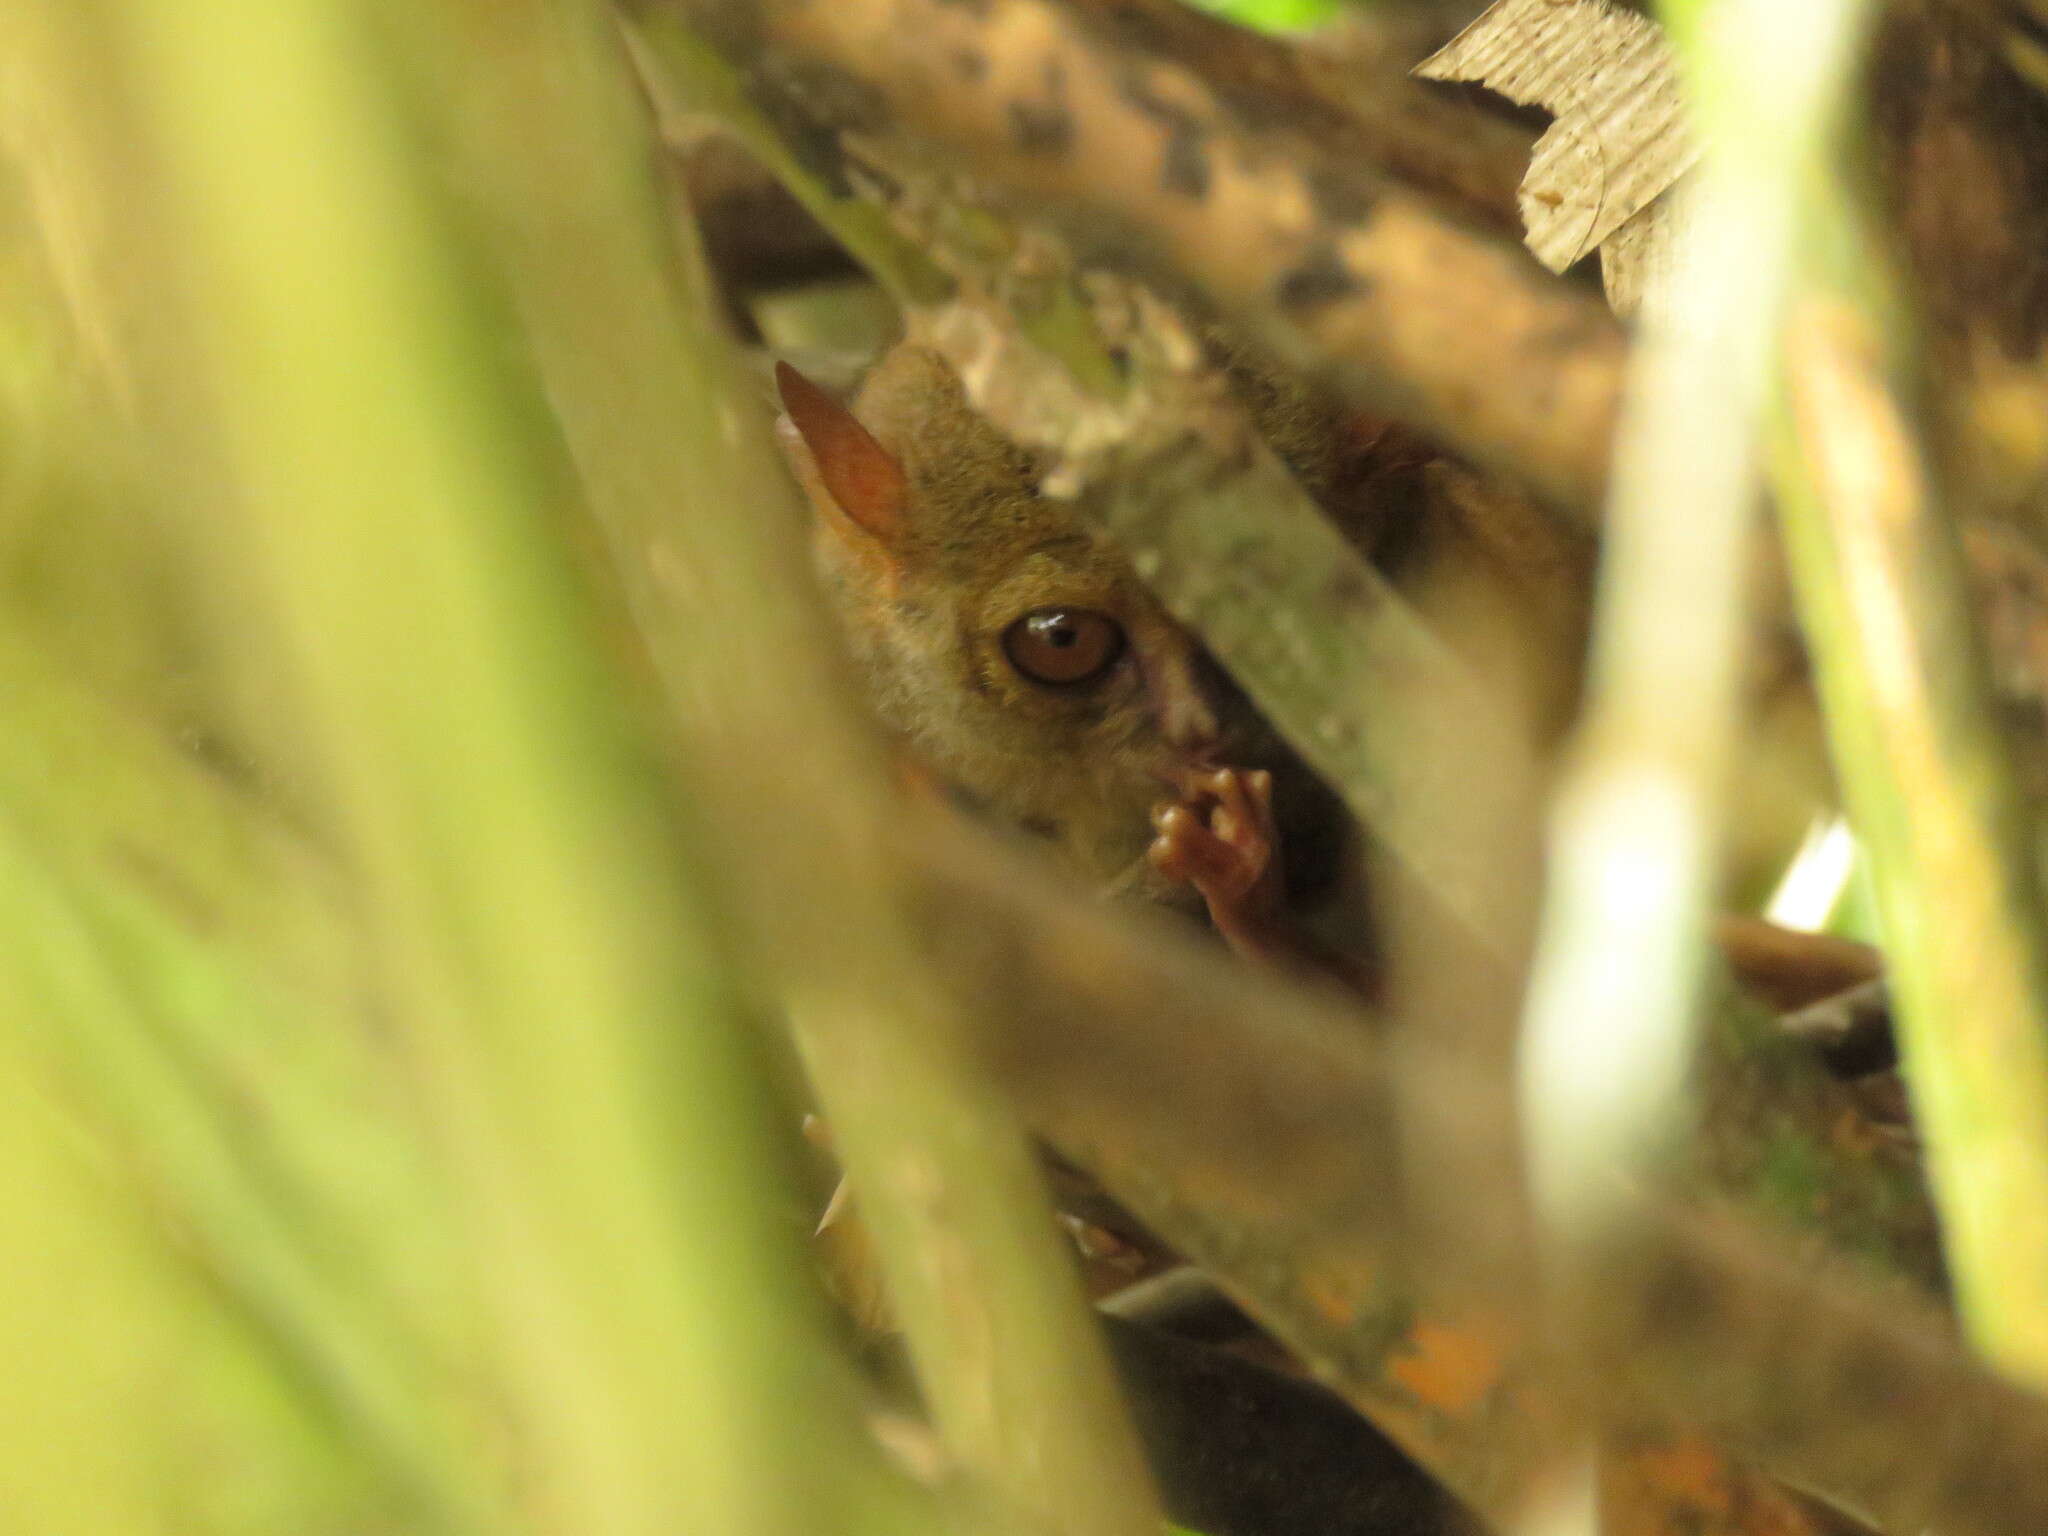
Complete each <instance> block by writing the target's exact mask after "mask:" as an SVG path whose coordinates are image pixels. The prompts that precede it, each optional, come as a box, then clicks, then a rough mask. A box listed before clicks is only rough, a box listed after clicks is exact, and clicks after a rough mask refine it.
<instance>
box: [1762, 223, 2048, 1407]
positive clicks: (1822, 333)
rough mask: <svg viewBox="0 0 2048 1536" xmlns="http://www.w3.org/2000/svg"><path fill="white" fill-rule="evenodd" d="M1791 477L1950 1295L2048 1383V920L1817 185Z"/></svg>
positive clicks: (1875, 311)
mask: <svg viewBox="0 0 2048 1536" xmlns="http://www.w3.org/2000/svg"><path fill="white" fill-rule="evenodd" d="M1814 204H1815V206H1816V208H1817V209H1818V210H1819V211H1818V212H1817V213H1816V214H1815V215H1814V216H1813V218H1812V221H1811V224H1810V229H1811V230H1812V233H1813V241H1812V260H1811V263H1810V273H1809V277H1808V280H1807V282H1806V284H1805V285H1804V287H1803V288H1802V290H1801V292H1800V294H1799V297H1798V301H1797V303H1796V305H1795V308H1794V311H1793V316H1792V322H1791V326H1790V330H1789V334H1788V337H1787V342H1786V356H1785V377H1784V395H1783V406H1782V409H1781V410H1780V412H1779V415H1778V418H1777V420H1776V422H1775V425H1774V444H1773V447H1774V453H1773V467H1774V481H1775V485H1776V489H1777V493H1778V503H1779V510H1780V515H1781V517H1782V519H1783V523H1784V530H1785V540H1786V544H1787V547H1788V550H1789V553H1790V565H1791V573H1792V578H1793V587H1794V592H1795V595H1796V597H1797V599H1798V603H1799V607H1800V616H1801V619H1802V622H1803V624H1804V627H1805V630H1806V634H1807V640H1808V644H1809V646H1810V647H1811V649H1812V653H1813V658H1814V663H1815V670H1816V674H1817V677H1818V681H1819V686H1820V694H1821V699H1822V702H1823V704H1824V705H1825V713H1826V719H1827V727H1828V735H1829V741H1830V744H1831V746H1832V748H1833V755H1834V759H1835V764H1836V771H1837V773H1838V775H1839V776H1840V779H1841V782H1842V789H1843V793H1844V796H1845V798H1846V801H1847V805H1848V809H1849V813H1850V817H1851V819H1852V821H1853V822H1854V824H1855V827H1856V831H1857V836H1858V839H1859V842H1860V845H1861V847H1862V848H1863V850H1864V856H1865V861H1866V864H1867V867H1868V869H1869V872H1870V875H1871V879H1872V884H1873V887H1874V889H1875V892H1876V897H1877V907H1878V913H1879V917H1880V921H1881V928H1882V939H1883V946H1884V951H1885V958H1886V962H1887V967H1888V971H1889V974H1890V977H1891V981H1892V993H1893V999H1894V1012H1895V1018H1896V1022H1897V1026H1898V1031H1899V1037H1900V1041H1899V1043H1900V1051H1901V1055H1902V1057H1903V1059H1904V1063H1905V1071H1906V1079H1907V1084H1908V1087H1909V1090H1910V1092H1911V1095H1912V1100H1913V1109H1914V1119H1915V1124H1916V1125H1917V1127H1918V1129H1919V1132H1920V1135H1921V1137H1922V1139H1923V1141H1924V1143H1925V1146H1926V1156H1927V1169H1928V1173H1929V1175H1930V1178H1931V1182H1932V1184H1933V1188H1934V1195H1935V1203H1936V1205H1937V1207H1938V1208H1939V1210H1940V1213H1941V1218H1942V1224H1943V1242H1944V1246H1945V1249H1946V1252H1947V1257H1948V1261H1949V1268H1950V1270H1951V1272H1952V1274H1953V1277H1954V1283H1955V1289H1956V1298H1957V1304H1958V1307H1959V1309H1960V1311H1961V1314H1962V1318H1963V1322H1964V1326H1965V1328H1966V1330H1967V1331H1968V1333H1969V1334H1970V1336H1971V1338H1972V1339H1973V1341H1974V1342H1975V1343H1976V1344H1977V1346H1978V1347H1979V1348H1980V1349H1981V1350H1983V1352H1984V1353H1985V1354H1986V1355H1987V1356H1988V1357H1989V1358H1990V1359H1992V1360H1993V1361H1995V1362H1996V1363H1997V1364H1999V1365H2000V1366H2001V1367H2002V1368H2003V1369H2005V1370H2006V1371H2008V1372H2009V1373H2011V1374H2012V1375H2014V1376H2016V1377H2018V1378H2019V1379H2021V1380H2023V1381H2026V1382H2028V1383H2030V1384H2032V1385H2034V1386H2036V1387H2048V927H2044V923H2043V915H2044V906H2043V897H2042V890H2041V886H2040V871H2039V866H2038V864H2037V862H2036V860H2037V853H2036V849H2037V846H2038V844H2037V832H2036V829H2035V828H2034V826H2033V825H2032V823H2031V820H2030V818H2029V816H2028V814H2027V812H2026V808H2025V806H2024V804H2023V802H2022V800H2021V797H2020V793H2019V790H2018V787H2017V784H2016V781H2015V779H2014V776H2013V772H2012V768H2011V765H2010V762H2009V761H2008V757H2007V752H2008V747H2007V744H2006V742H2005V741H2004V739H2003V737H2002V735H2001V731H2000V726H1999V722H1998V715H1997V713H1996V709H1995V705H1994V703H1993V696H1992V691H1991V684H1990V680H1989V675H1988V673H1987V670H1986V668H1985V665H1984V661H1983V658H1982V654H1981V645H1982V640H1981V637H1980V636H1979V635H1978V634H1977V633H1976V632H1975V626H1974V623H1973V620H1972V616H1971V606H1972V601H1973V600H1972V597H1971V593H1970V587H1969V578H1968V575H1967V573H1966V571H1965V568H1964V565H1963V560H1962V554H1961V549H1960V546H1959V544H1958V542H1957V538H1956V530H1955V528H1954V526H1953V519H1952V515H1951V514H1950V513H1949V512H1948V511H1947V509H1944V508H1943V507H1942V506H1941V505H1940V504H1939V503H1938V501H1937V499H1936V491H1935V488H1934V486H1933V485H1932V483H1931V481H1930V479H1929V474H1928V468H1927V465H1926V462H1925V460H1924V457H1923V455H1922V452H1921V449H1920V446H1919V444H1918V442H1917V441H1916V439H1915V436H1914V433H1913V431H1912V428H1911V425H1910V423H1909V421H1908V419H1907V416H1906V413H1905V412H1904V411H1903V410H1902V408H1901V406H1900V404H1899V400H1898V397H1897V395H1896V393H1895V391H1894V386H1893V385H1892V383H1891V380H1892V379H1893V378H1895V377H1896V376H1897V372H1898V358H1897V354H1896V349H1895V347H1894V345H1893V343H1892V342H1891V341H1890V339H1889V337H1888V335H1887V321H1888V320H1889V319H1890V317H1891V315H1892V306H1891V305H1890V304H1889V303H1888V302H1887V301H1886V299H1885V297H1884V296H1883V294H1882V292H1881V285H1882V277H1881V274H1880V273H1879V272H1878V271H1877V269H1876V268H1875V266H1874V259H1873V257H1872V256H1871V254H1870V252H1869V250H1868V248H1867V246H1866V245H1865V244H1864V242H1863V241H1862V239H1861V237H1860V232H1859V231H1858V230H1857V227H1856V224H1855V222H1854V215H1853V214H1852V213H1851V212H1850V210H1849V209H1848V208H1847V207H1846V206H1845V205H1844V203H1843V201H1842V199H1841V198H1840V196H1839V194H1836V195H1832V196H1823V197H1818V198H1816V199H1814Z"/></svg>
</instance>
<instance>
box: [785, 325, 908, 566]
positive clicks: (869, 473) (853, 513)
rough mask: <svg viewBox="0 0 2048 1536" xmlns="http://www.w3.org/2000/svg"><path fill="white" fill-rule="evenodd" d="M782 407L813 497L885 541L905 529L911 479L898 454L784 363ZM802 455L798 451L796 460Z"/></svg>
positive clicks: (807, 487)
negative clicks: (803, 460) (798, 446)
mask: <svg viewBox="0 0 2048 1536" xmlns="http://www.w3.org/2000/svg"><path fill="white" fill-rule="evenodd" d="M775 385H776V388H777V389H779V390H780V391H781V393H782V408H783V410H784V411H785V412H787V413H788V418H787V419H788V421H789V424H790V426H791V427H793V428H794V429H795V433H796V436H797V438H798V439H799V440H800V441H801V444H802V447H803V448H804V449H806V450H808V458H809V460H810V462H809V464H808V465H805V464H803V463H801V462H800V463H799V466H798V467H799V470H805V469H808V470H811V471H814V472H815V476H813V475H811V474H806V475H805V476H804V478H805V480H806V482H807V485H806V489H808V490H810V492H811V493H812V495H813V496H816V495H818V494H819V493H821V492H822V493H823V494H824V495H825V496H827V497H829V498H830V499H831V502H832V504H833V506H835V507H837V508H838V509H839V510H840V511H841V512H843V513H845V514H846V516H847V517H849V518H851V519H852V520H853V521H854V522H855V523H856V524H858V525H859V526H860V527H861V528H862V529H864V530H866V531H867V532H868V533H870V534H872V535H874V536H875V537H876V538H878V539H881V540H883V541H884V542H887V541H890V540H893V539H894V538H895V537H896V535H897V534H898V533H900V532H901V531H902V528H903V518H904V506H905V502H906V500H907V498H908V494H909V490H910V482H909V480H908V478H907V477H906V476H905V475H904V473H903V466H902V465H901V464H899V463H898V462H897V461H896V456H895V455H894V454H892V453H890V452H889V450H888V449H886V448H884V447H883V446H882V445H881V444H880V443H878V442H876V441H875V437H874V434H873V433H872V432H870V431H868V429H867V428H866V427H864V426H862V425H861V424H860V422H859V421H857V420H855V418H854V414H853V412H851V411H849V410H848V409H847V408H846V407H845V406H843V405H841V404H840V403H839V402H838V401H837V400H834V399H833V398H832V397H831V396H830V395H828V394H826V393H825V391H824V390H822V389H820V388H818V386H817V385H815V384H813V383H812V382H811V381H810V380H809V379H807V378H805V377H804V376H803V375H802V374H800V373H798V372H797V371H796V370H795V369H794V368H792V367H790V366H789V364H787V363H777V364H776V365H775ZM802 457H804V456H803V455H799V459H800V460H801V458H802Z"/></svg>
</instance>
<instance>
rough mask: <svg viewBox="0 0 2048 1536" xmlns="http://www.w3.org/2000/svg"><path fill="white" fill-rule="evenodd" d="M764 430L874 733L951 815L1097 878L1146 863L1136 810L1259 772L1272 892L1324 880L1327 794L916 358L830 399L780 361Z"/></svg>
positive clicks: (1109, 550)
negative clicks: (1265, 782)
mask: <svg viewBox="0 0 2048 1536" xmlns="http://www.w3.org/2000/svg"><path fill="white" fill-rule="evenodd" d="M778 377H779V379H780V382H781V387H782V396H783V403H784V406H785V409H786V412H787V414H786V416H785V418H784V421H783V424H782V431H783V439H784V444H785V447H786V448H787V449H788V451H789V454H790V457H791V460H792V462H793V464H794V465H795V467H796V470H797V473H798V476H799V478H800V479H801V480H802V481H803V483H804V486H805V488H806V490H807V491H808V493H809V495H810V499H811V501H812V503H813V506H814V509H815V512H816V542H817V550H818V556H819V561H820V565H821V568H822V571H823V573H824V577H825V581H826V585H827V587H828V589H829V590H830V592H831V594H832V596H833V597H834V599H835V601H836V604H837V606H838V608H839V611H840V616H841V618H842V620H843V622H844V624H845V628H846V632H847V636H848V640H849V643H850V644H851V646H852V648H853V651H854V654H855V657H856V659H857V660H858V662H859V663H860V666H861V669H862V671H863V673H864V675H865V677H866V679H867V681H868V683H869V685H870V688H871V690H872V693H873V699H874V704H875V707H876V708H877V710H878V711H879V713H880V714H881V716H882V718H883V720H884V721H885V723H887V724H888V725H889V726H890V727H891V728H892V729H894V730H896V731H897V732H899V733H900V734H901V735H902V736H903V737H904V738H905V739H906V740H907V741H908V742H909V744H910V745H911V747H912V749H913V750H914V751H915V752H916V753H917V754H918V756H919V757H920V758H921V759H922V761H923V762H924V763H925V764H926V765H927V766H929V767H930V768H931V769H932V770H933V771H934V772H936V773H937V774H938V775H939V776H940V777H941V778H942V779H943V780H944V781H945V782H946V783H947V784H948V785H949V786H951V787H952V788H953V789H955V790H956V791H957V792H959V793H960V794H962V795H963V796H964V797H965V798H967V799H968V800H969V801H970V802H971V803H973V804H975V805H977V806H979V807H980V808H982V809H984V810H986V811H987V812H989V813H990V814H992V815H994V816H997V817H1000V818H1001V819H1003V820H1004V821H1007V822H1009V823H1010V824H1011V825H1013V826H1016V827H1018V828H1021V829H1023V830H1025V831H1027V832H1029V833H1031V834H1033V835H1034V836H1036V837H1038V838H1041V839H1043V840H1044V841H1045V842H1047V843H1048V844H1050V845H1052V846H1053V847H1054V848H1055V849H1056V850H1057V851H1058V852H1059V853H1060V854H1061V855H1062V856H1063V857H1064V859H1065V860H1066V862H1068V863H1069V864H1070V865H1072V866H1073V867H1074V868H1076V869H1077V870H1078V871H1080V872H1081V873H1082V874H1084V875H1085V876H1086V877H1087V878H1089V879H1091V880H1093V881H1095V882H1098V883H1100V884H1102V885H1105V886H1111V887H1116V888H1120V889H1128V890H1131V891H1133V892H1134V893H1138V894H1143V895H1147V896H1151V897H1153V898H1155V899H1160V900H1167V901H1182V900H1187V899H1190V898H1189V896H1188V893H1186V892H1185V891H1184V890H1182V889H1179V888H1176V887H1172V886H1170V885H1169V884H1168V883H1167V882H1165V881H1163V880H1162V879H1160V877H1158V876H1157V875H1156V874H1154V873H1153V871H1152V870H1151V869H1150V867H1149V866H1148V864H1147V862H1146V859H1145V850H1146V847H1147V845H1148V844H1149V842H1150V841H1151V838H1152V835H1153V832H1152V827H1151V823H1150V819H1149V818H1150V813H1151V810H1152V808H1153V807H1154V806H1155V805H1157V804H1158V803H1159V802H1160V801H1162V800H1163V799H1167V798H1170V797H1171V796H1172V795H1173V794H1174V793H1175V792H1176V790H1175V787H1176V786H1177V785H1179V784H1180V783H1181V782H1183V781H1184V780H1185V778H1186V777H1187V775H1188V774H1189V773H1190V772H1191V771H1194V770H1197V769H1199V768H1200V767H1202V766H1204V765H1222V764H1228V765H1231V766H1233V767H1239V768H1267V769H1269V770H1271V771H1272V773H1273V775H1274V780H1275V794H1274V802H1275V804H1274V809H1275V813H1276V816H1277V818H1278V821H1279V823H1280V833H1281V846H1282V848H1283V849H1284V850H1285V866H1284V867H1285V869H1286V873H1287V879H1288V884H1289V885H1290V886H1291V887H1294V888H1296V889H1298V890H1308V889H1312V888H1313V887H1314V886H1316V885H1317V884H1319V883H1320V882H1322V881H1323V880H1324V879H1326V878H1327V876H1328V874H1329V872H1330V869H1331V867H1333V865H1334V862H1335V858H1336V845H1337V843H1338V841H1339V840H1340V839H1341V837H1342V835H1343V833H1342V830H1341V828H1342V825H1343V823H1342V817H1341V816H1340V815H1339V814H1338V813H1337V811H1336V807H1335V802H1334V801H1333V799H1332V798H1331V797H1330V796H1329V794H1328V792H1327V791H1325V790H1324V789H1323V788H1322V786H1321V785H1320V784H1319V783H1317V782H1316V781H1315V780H1314V779H1313V777H1312V776H1311V775H1309V773H1308V772H1307V770H1306V769H1304V768H1302V767H1301V766H1300V764H1299V763H1298V761H1297V760H1296V759H1295V758H1294V757H1293V756H1292V755H1291V754H1290V753H1289V752H1287V750H1286V749H1285V748H1284V747H1283V746H1282V744H1281V743H1280V742H1279V740H1278V739H1277V738H1276V737H1275V736H1274V734H1273V732H1272V730H1271V728H1270V727H1268V726H1267V725H1266V723H1265V722H1264V720H1263V719H1262V718H1261V717H1260V716H1259V715H1258V713H1257V712H1256V711H1255V710H1254V709H1253V708H1252V706H1251V704H1250V703H1249V701H1248V700H1246V698H1245V697H1244V695H1243V694H1242V693H1241V692H1239V690H1238V689H1237V688H1236V687H1235V685H1233V684H1232V682H1231V681H1230V679H1229V678H1228V676H1226V675H1225V673H1224V672H1223V670H1222V669H1221V668H1220V667H1219V666H1218V665H1217V664H1216V663H1215V662H1214V661H1213V660H1212V659H1211V658H1210V656H1209V655H1208V653H1207V652H1206V651H1204V650H1203V648H1202V646H1201V644H1200V642H1199V641H1198V640H1197V639H1196V638H1195V637H1194V636H1193V635H1192V634H1191V633H1190V632H1189V631H1188V630H1186V629H1185V628H1183V627H1182V626H1181V625H1180V624H1179V623H1177V622H1176V621H1175V620H1174V619H1173V617H1172V616H1171V615H1170V614H1168V613H1167V611H1166V610H1165V609H1164V608H1163V607H1162V606H1161V605H1160V604H1159V602H1158V600H1157V599H1155V598H1154V597H1153V596H1152V595H1151V593H1150V592H1148V591H1147V590H1146V589H1145V587H1144V586H1143V584H1142V583H1141V582H1140V581H1139V580H1138V577H1137V574H1136V573H1135V572H1134V571H1133V570H1132V569H1131V566H1130V564H1129V562H1128V561H1127V560H1126V559H1125V558H1124V557H1123V556H1122V554H1121V553H1120V552H1119V551H1118V550H1117V549H1115V548H1114V547H1113V546H1112V545H1110V544H1109V543H1108V542H1107V541H1106V540H1105V539H1103V538H1102V537H1101V536H1100V535H1098V534H1096V533H1095V532H1094V531H1093V530H1092V529H1090V528H1088V527H1087V526H1085V525H1084V523H1083V522H1082V521H1081V520H1080V519H1079V518H1078V517H1077V515H1076V513H1075V512H1074V510H1073V509H1072V508H1071V507H1069V506H1067V505H1064V504H1062V503H1059V502H1055V501H1052V500H1049V499H1047V498H1045V497H1042V496H1040V495H1038V494H1037V491H1036V485H1037V480H1038V474H1037V466H1035V465H1034V463H1033V460H1032V458H1031V456H1030V455H1028V454H1026V453H1025V452H1023V451H1021V450H1019V449H1018V448H1016V447H1015V446H1014V445H1012V444H1010V443H1009V442H1007V441H1006V440H1005V439H1003V438H1002V437H1001V436H1000V435H998V434H997V433H996V431H995V430H994V429H993V428H992V427H990V426H989V425H988V423H987V422H986V421H985V420H983V419H982V418H981V417H980V416H979V415H977V414H976V413H975V412H974V411H973V409H972V408H971V407H970V406H969V405H968V403H967V401H966V399H965V397H964V395H963V393H962V390H961V388H960V385H959V382H958V380H957V379H956V378H955V377H954V375H953V374H952V372H951V370H950V369H949V368H948V367H947V366H946V364H945V363H944V362H943V361H942V360H941V359H940V358H939V357H938V356H937V355H936V354H934V353H932V352H929V351H927V350H924V349H922V348H919V347H916V346H911V345H905V346H900V347H898V348H896V349H895V350H894V351H893V352H891V353H890V354H889V355H888V356H887V357H885V358H884V359H883V361H882V362H881V363H879V364H878V365H877V366H876V367H875V368H874V369H873V370H872V371H871V372H870V373H869V375H868V377H867V379H866V380H865V381H864V383H863V384H862V386H861V389H860V391H859V392H858V394H857V396H856V398H855V400H854V403H853V406H852V408H851V409H848V408H847V407H846V406H843V405H841V404H840V403H838V402H837V401H836V400H834V399H832V398H831V397H830V396H829V395H827V394H825V393H824V392H823V391H822V390H820V389H818V388H817V387H816V386H814V385H812V384H811V383H810V382H809V381H808V380H806V379H804V378H803V376H802V375H801V374H798V373H797V372H796V371H795V370H794V369H791V368H788V367H787V366H786V365H785V366H784V367H783V368H781V369H780V370H778Z"/></svg>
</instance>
